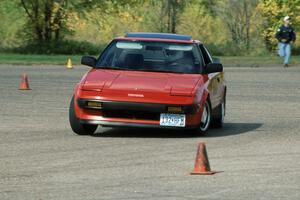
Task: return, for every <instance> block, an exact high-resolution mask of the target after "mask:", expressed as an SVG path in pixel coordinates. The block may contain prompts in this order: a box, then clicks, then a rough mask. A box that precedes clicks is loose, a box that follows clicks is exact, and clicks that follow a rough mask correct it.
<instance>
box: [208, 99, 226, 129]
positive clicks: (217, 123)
mask: <svg viewBox="0 0 300 200" xmlns="http://www.w3.org/2000/svg"><path fill="white" fill-rule="evenodd" d="M217 109H218V115H217V116H216V117H214V118H213V119H212V123H211V126H212V127H213V128H222V127H223V124H224V118H225V109H226V101H225V97H224V98H223V101H222V103H221V104H220V105H219V106H218V108H217Z"/></svg>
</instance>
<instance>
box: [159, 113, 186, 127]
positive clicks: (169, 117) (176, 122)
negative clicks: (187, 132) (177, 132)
mask: <svg viewBox="0 0 300 200" xmlns="http://www.w3.org/2000/svg"><path fill="white" fill-rule="evenodd" d="M160 125H161V126H174V127H185V115H182V114H166V113H161V114H160Z"/></svg>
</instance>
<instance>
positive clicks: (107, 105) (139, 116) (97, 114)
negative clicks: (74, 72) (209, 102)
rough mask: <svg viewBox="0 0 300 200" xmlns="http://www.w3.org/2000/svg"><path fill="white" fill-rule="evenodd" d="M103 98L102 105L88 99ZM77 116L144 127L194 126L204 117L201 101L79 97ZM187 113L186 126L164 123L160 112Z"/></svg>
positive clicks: (87, 120) (90, 121) (107, 123)
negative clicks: (171, 102) (174, 109)
mask: <svg viewBox="0 0 300 200" xmlns="http://www.w3.org/2000/svg"><path fill="white" fill-rule="evenodd" d="M90 101H93V102H101V107H99V108H91V107H89V106H88V103H87V102H90ZM176 106H179V107H181V108H182V109H181V112H170V111H168V108H169V107H176ZM75 110H76V116H77V117H78V118H79V119H80V122H81V123H83V124H97V125H102V126H110V127H113V126H114V127H144V128H171V129H172V128H175V129H193V128H196V127H197V126H198V125H199V123H200V120H201V115H200V113H202V110H201V109H200V107H199V105H197V104H192V105H165V104H156V103H155V104H154V103H137V102H117V101H100V100H95V99H92V100H91V99H80V98H79V99H77V100H76V103H75ZM161 113H172V114H185V115H186V126H185V127H169V126H166V127H165V126H160V114H161Z"/></svg>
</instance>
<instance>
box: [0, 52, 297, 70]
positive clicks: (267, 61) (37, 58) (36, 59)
mask: <svg viewBox="0 0 300 200" xmlns="http://www.w3.org/2000/svg"><path fill="white" fill-rule="evenodd" d="M68 58H71V60H72V63H73V64H74V65H79V64H80V59H81V56H80V55H26V54H4V53H0V64H16V65H65V64H66V63H67V60H68ZM219 58H220V59H221V62H222V63H223V64H224V65H225V66H237V67H239V66H246V67H262V66H272V65H276V66H278V65H281V64H282V58H280V57H276V56H256V57H255V56H236V57H223V56H221V57H219ZM290 63H291V65H300V56H292V58H291V62H290Z"/></svg>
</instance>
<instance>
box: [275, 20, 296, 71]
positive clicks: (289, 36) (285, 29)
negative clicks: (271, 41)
mask: <svg viewBox="0 0 300 200" xmlns="http://www.w3.org/2000/svg"><path fill="white" fill-rule="evenodd" d="M290 20H291V18H290V17H289V16H285V17H284V19H283V25H282V26H281V27H280V28H279V29H278V30H277V33H276V38H277V40H278V42H279V44H278V48H279V50H278V54H279V56H280V57H284V63H283V64H284V65H283V66H284V67H288V66H289V59H290V56H291V44H292V43H294V42H295V40H296V34H295V32H294V29H293V27H292V26H291V22H290Z"/></svg>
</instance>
